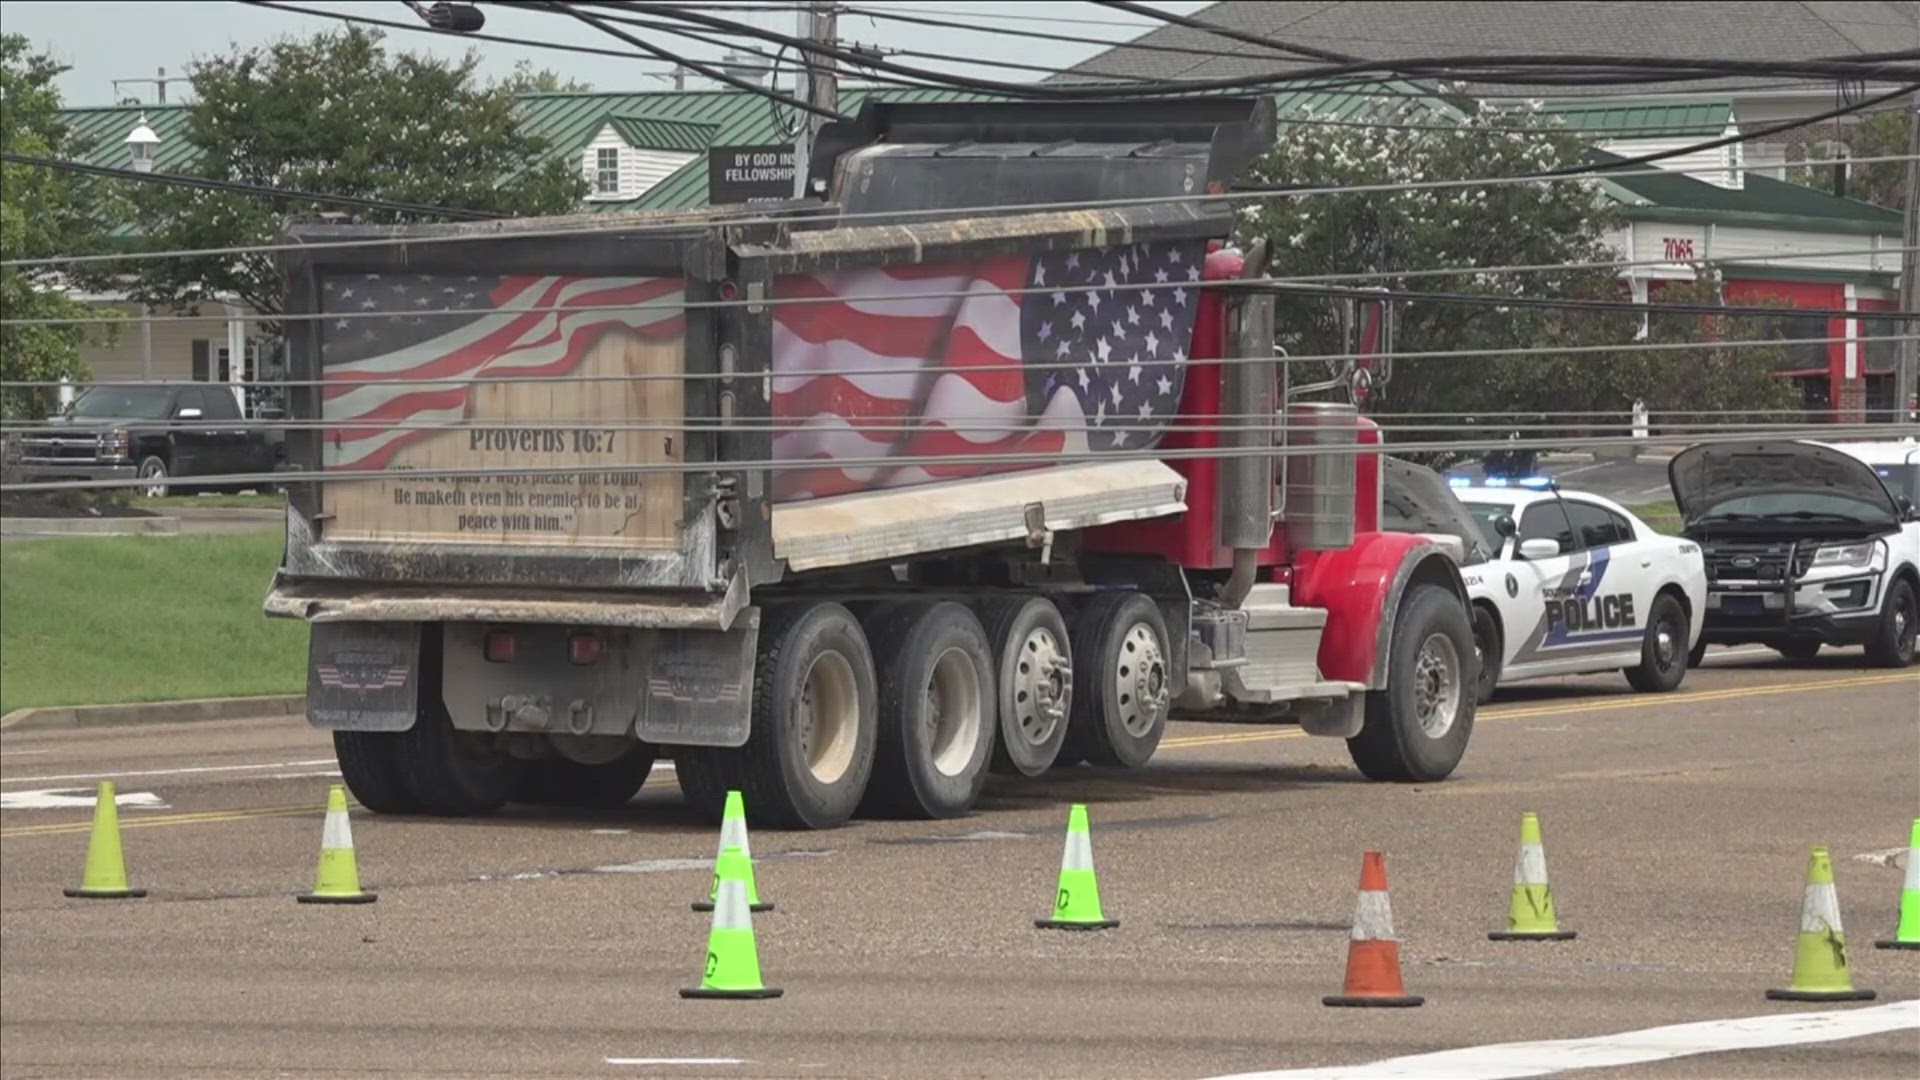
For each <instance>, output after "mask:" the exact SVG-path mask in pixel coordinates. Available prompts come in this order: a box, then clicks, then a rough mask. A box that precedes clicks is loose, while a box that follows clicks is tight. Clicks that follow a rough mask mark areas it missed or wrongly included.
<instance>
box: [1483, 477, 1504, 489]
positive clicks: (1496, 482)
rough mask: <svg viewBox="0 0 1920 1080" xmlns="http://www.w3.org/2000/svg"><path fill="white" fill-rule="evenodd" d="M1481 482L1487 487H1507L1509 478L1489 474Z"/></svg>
mask: <svg viewBox="0 0 1920 1080" xmlns="http://www.w3.org/2000/svg"><path fill="white" fill-rule="evenodd" d="M1480 483H1481V484H1482V485H1484V486H1486V487H1506V486H1507V478H1506V477H1504V476H1489V477H1487V478H1486V479H1485V480H1482V481H1480Z"/></svg>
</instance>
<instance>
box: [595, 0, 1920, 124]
mask: <svg viewBox="0 0 1920 1080" xmlns="http://www.w3.org/2000/svg"><path fill="white" fill-rule="evenodd" d="M593 6H607V5H605V4H594V5H593ZM613 6H617V7H625V6H626V5H613ZM652 10H655V11H656V12H657V13H658V14H661V15H666V16H668V17H670V18H674V19H679V20H682V21H686V22H692V23H696V24H698V25H702V26H706V27H710V28H712V29H718V30H730V31H733V32H735V33H742V34H748V35H751V36H755V37H759V38H762V39H763V40H767V41H773V42H778V43H783V44H787V45H790V46H792V47H794V48H797V49H802V50H804V51H806V52H809V53H813V54H816V55H820V56H829V57H832V58H834V59H836V60H839V61H841V62H842V63H847V64H851V65H853V66H855V67H869V68H874V69H876V70H882V71H890V72H893V73H896V74H900V75H908V76H914V77H918V78H923V79H928V80H930V81H935V82H943V83H946V84H947V85H951V86H954V87H958V88H962V89H970V90H980V91H988V92H999V93H1005V94H1008V95H1011V96H1016V97H1030V98H1049V99H1053V100H1104V99H1112V98H1126V97H1137V96H1141V95H1140V92H1139V88H1137V87H1119V88H1115V87H1100V86H1071V87H1069V86H1060V85H1049V84H1038V85H1036V84H1030V83H1008V82H1001V81H998V80H990V79H975V78H971V77H967V76H957V75H948V74H945V73H942V72H937V71H931V70H929V69H926V68H916V67H912V66H909V65H904V64H895V63H892V62H891V61H886V60H882V59H876V58H873V57H869V56H863V55H860V54H855V53H852V52H849V51H848V50H846V49H842V48H840V47H838V46H835V45H832V44H830V43H825V42H819V41H811V40H808V39H805V38H799V37H794V36H792V35H789V34H782V33H780V32H778V31H773V30H765V29H762V28H760V27H756V26H751V25H749V24H746V23H741V22H738V21H735V20H731V19H724V18H721V17H718V16H714V15H708V14H706V13H704V12H697V11H691V10H684V9H675V10H672V11H666V10H660V9H652ZM1914 55H1915V57H1916V58H1920V52H1917V53H1915V54H1914ZM1486 66H1496V69H1495V70H1494V71H1490V72H1489V71H1479V69H1480V68H1481V67H1486ZM1535 67H1544V68H1550V69H1565V68H1568V67H1575V68H1580V67H1591V68H1600V69H1604V71H1605V74H1604V75H1602V76H1601V77H1603V78H1605V79H1607V80H1608V81H1612V82H1630V81H1633V80H1632V79H1631V78H1629V77H1628V76H1627V75H1626V74H1624V73H1628V72H1648V73H1652V74H1650V75H1649V76H1648V77H1649V78H1651V77H1652V75H1660V76H1663V77H1665V80H1664V81H1675V80H1676V79H1684V78H1688V77H1694V78H1712V77H1720V76H1724V75H1741V74H1746V75H1751V74H1760V75H1776V76H1777V75H1780V74H1786V73H1792V74H1801V75H1808V76H1833V77H1840V78H1855V79H1882V78H1885V79H1900V80H1902V81H1908V82H1911V81H1916V80H1920V67H1905V66H1898V65H1890V64H1885V63H1859V62H1854V61H1835V60H1800V61H1787V60H1777V61H1765V62H1755V61H1743V60H1714V59H1704V58H1703V59H1693V60H1680V59H1661V58H1645V57H1626V56H1607V55H1590V54H1551V55H1547V54H1541V55H1522V56H1437V57H1418V58H1412V59H1403V60H1391V61H1374V60H1365V61H1354V62H1351V63H1341V64H1329V65H1324V66H1320V67H1309V68H1303V69H1300V70H1297V71H1289V72H1286V73H1284V74H1275V73H1266V74H1260V75H1250V76H1239V77H1235V78H1227V79H1208V80H1163V81H1162V82H1161V83H1160V84H1159V85H1160V87H1161V90H1160V92H1159V93H1160V95H1185V94H1192V93H1199V92H1204V91H1218V90H1238V89H1248V88H1251V87H1256V86H1266V85H1271V84H1273V83H1276V82H1287V81H1297V80H1301V79H1314V78H1327V77H1332V76H1336V75H1347V74H1355V73H1359V72H1367V71H1382V72H1391V73H1394V74H1399V75H1401V76H1404V77H1414V78H1419V77H1428V76H1443V75H1447V74H1449V73H1451V74H1452V75H1453V76H1454V77H1466V75H1465V72H1478V74H1477V75H1475V76H1474V81H1482V82H1487V81H1496V82H1497V81H1517V79H1516V78H1515V77H1513V76H1510V75H1508V74H1506V72H1507V71H1509V69H1511V70H1513V71H1516V72H1517V71H1520V70H1525V69H1531V68H1535ZM1688 72H1693V73H1695V74H1693V75H1692V76H1689V75H1688V74H1687V73H1688ZM1527 78H1529V79H1530V80H1532V83H1531V84H1533V85H1539V84H1541V80H1542V79H1545V76H1540V75H1530V76H1527Z"/></svg>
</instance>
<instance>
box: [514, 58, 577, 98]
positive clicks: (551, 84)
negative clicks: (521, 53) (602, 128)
mask: <svg viewBox="0 0 1920 1080" xmlns="http://www.w3.org/2000/svg"><path fill="white" fill-rule="evenodd" d="M501 82H502V83H503V84H504V85H505V86H506V88H507V89H509V90H511V91H513V92H514V93H516V94H585V93H590V92H592V90H593V84H592V83H583V82H581V81H580V80H578V79H571V78H568V77H566V76H564V75H561V74H560V73H559V72H555V71H546V70H541V71H535V70H533V65H532V64H531V63H529V62H528V61H525V60H522V61H520V62H519V63H517V64H515V65H513V74H511V75H509V76H507V77H506V78H505V79H502V80H501Z"/></svg>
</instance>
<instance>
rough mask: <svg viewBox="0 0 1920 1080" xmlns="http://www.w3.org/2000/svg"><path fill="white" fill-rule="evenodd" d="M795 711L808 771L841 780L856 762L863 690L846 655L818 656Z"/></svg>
mask: <svg viewBox="0 0 1920 1080" xmlns="http://www.w3.org/2000/svg"><path fill="white" fill-rule="evenodd" d="M794 712H795V716H794V720H795V724H794V726H795V727H796V728H798V729H799V732H800V752H801V754H802V756H803V757H805V759H806V762H807V771H808V772H810V773H812V774H813V778H814V779H815V780H818V781H819V782H821V783H823V784H831V783H834V782H836V781H838V780H839V779H840V778H841V777H842V776H845V775H846V773H847V768H848V767H849V766H851V765H852V764H853V746H854V743H855V741H856V739H855V733H856V732H857V731H858V730H859V727H860V715H859V714H860V694H859V691H858V690H856V689H855V688H854V682H853V665H851V664H849V663H847V658H846V657H844V656H841V655H840V654H839V653H837V652H828V653H821V654H820V655H819V656H816V657H814V660H813V666H812V667H809V668H808V669H807V680H806V683H805V684H804V685H803V686H802V687H801V690H800V702H799V707H798V708H797V709H795V710H794Z"/></svg>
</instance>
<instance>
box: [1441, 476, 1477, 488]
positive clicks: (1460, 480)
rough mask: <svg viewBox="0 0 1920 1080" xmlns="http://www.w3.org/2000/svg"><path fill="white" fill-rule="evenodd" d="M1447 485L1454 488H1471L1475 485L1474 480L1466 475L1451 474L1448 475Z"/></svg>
mask: <svg viewBox="0 0 1920 1080" xmlns="http://www.w3.org/2000/svg"><path fill="white" fill-rule="evenodd" d="M1447 486H1448V487H1453V488H1469V487H1472V486H1473V481H1471V480H1469V479H1467V478H1466V477H1464V476H1449V477H1447Z"/></svg>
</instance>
